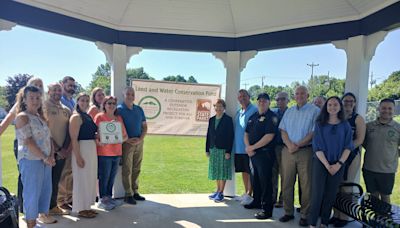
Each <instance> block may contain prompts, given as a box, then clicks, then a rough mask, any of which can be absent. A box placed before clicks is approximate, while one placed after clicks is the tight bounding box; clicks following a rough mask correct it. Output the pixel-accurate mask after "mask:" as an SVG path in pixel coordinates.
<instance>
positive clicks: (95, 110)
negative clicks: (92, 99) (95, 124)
mask: <svg viewBox="0 0 400 228" xmlns="http://www.w3.org/2000/svg"><path fill="white" fill-rule="evenodd" d="M99 113H100V111H99V109H98V108H97V107H96V106H95V105H92V106H90V108H89V111H88V114H89V116H91V117H92V119H94V118H95V117H96V115H97V114H99Z"/></svg>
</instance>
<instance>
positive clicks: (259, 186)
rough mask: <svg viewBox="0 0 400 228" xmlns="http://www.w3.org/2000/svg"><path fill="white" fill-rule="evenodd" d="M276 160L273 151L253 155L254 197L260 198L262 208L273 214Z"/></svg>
mask: <svg viewBox="0 0 400 228" xmlns="http://www.w3.org/2000/svg"><path fill="white" fill-rule="evenodd" d="M274 162H275V154H274V152H273V151H262V152H258V153H256V155H254V156H253V157H251V163H252V164H253V169H254V177H253V188H254V199H255V200H256V199H259V201H260V204H261V207H262V209H263V210H264V211H266V212H267V213H271V214H272V210H273V208H274V204H273V200H272V166H273V165H274Z"/></svg>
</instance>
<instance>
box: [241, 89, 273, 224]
mask: <svg viewBox="0 0 400 228" xmlns="http://www.w3.org/2000/svg"><path fill="white" fill-rule="evenodd" d="M257 101H258V112H256V113H254V114H253V115H252V116H251V117H250V119H249V121H248V122H247V127H246V133H245V136H244V143H245V145H246V152H247V154H248V155H249V157H250V159H251V162H252V164H253V169H254V174H253V175H254V179H253V180H254V183H253V185H254V186H253V187H254V189H260V190H261V191H260V196H259V197H260V201H261V208H262V211H261V212H259V213H257V214H255V215H254V216H255V217H256V218H257V219H267V218H270V217H271V216H272V210H273V207H274V205H273V200H272V167H273V164H274V162H275V151H274V147H275V145H274V137H275V134H276V132H277V131H278V118H277V116H276V115H275V113H273V112H272V111H271V110H270V109H269V105H270V99H269V96H268V94H266V93H261V94H259V95H258V98H257ZM254 197H255V198H256V197H257V196H254Z"/></svg>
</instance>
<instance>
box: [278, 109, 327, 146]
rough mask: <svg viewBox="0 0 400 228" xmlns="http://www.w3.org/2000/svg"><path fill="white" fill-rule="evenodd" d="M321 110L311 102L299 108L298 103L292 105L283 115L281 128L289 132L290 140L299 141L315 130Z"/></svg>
mask: <svg viewBox="0 0 400 228" xmlns="http://www.w3.org/2000/svg"><path fill="white" fill-rule="evenodd" d="M319 111H320V110H319V108H318V107H317V106H315V105H312V104H309V103H307V104H305V105H304V106H303V107H301V108H298V106H297V105H295V106H292V107H290V108H289V109H288V110H286V112H285V114H284V115H283V118H282V120H281V123H280V124H279V129H282V130H284V131H286V132H287V134H288V136H289V140H290V141H292V142H293V143H299V142H300V141H301V140H302V139H304V137H306V136H307V135H308V134H309V133H311V132H313V131H314V126H315V121H316V119H317V117H318V115H319Z"/></svg>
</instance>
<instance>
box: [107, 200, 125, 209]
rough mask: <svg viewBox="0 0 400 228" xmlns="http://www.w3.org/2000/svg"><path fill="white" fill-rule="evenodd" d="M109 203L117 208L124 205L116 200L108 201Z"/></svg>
mask: <svg viewBox="0 0 400 228" xmlns="http://www.w3.org/2000/svg"><path fill="white" fill-rule="evenodd" d="M110 203H111V204H113V205H114V206H115V207H119V206H121V205H122V204H124V201H122V200H118V199H113V198H112V199H110Z"/></svg>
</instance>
